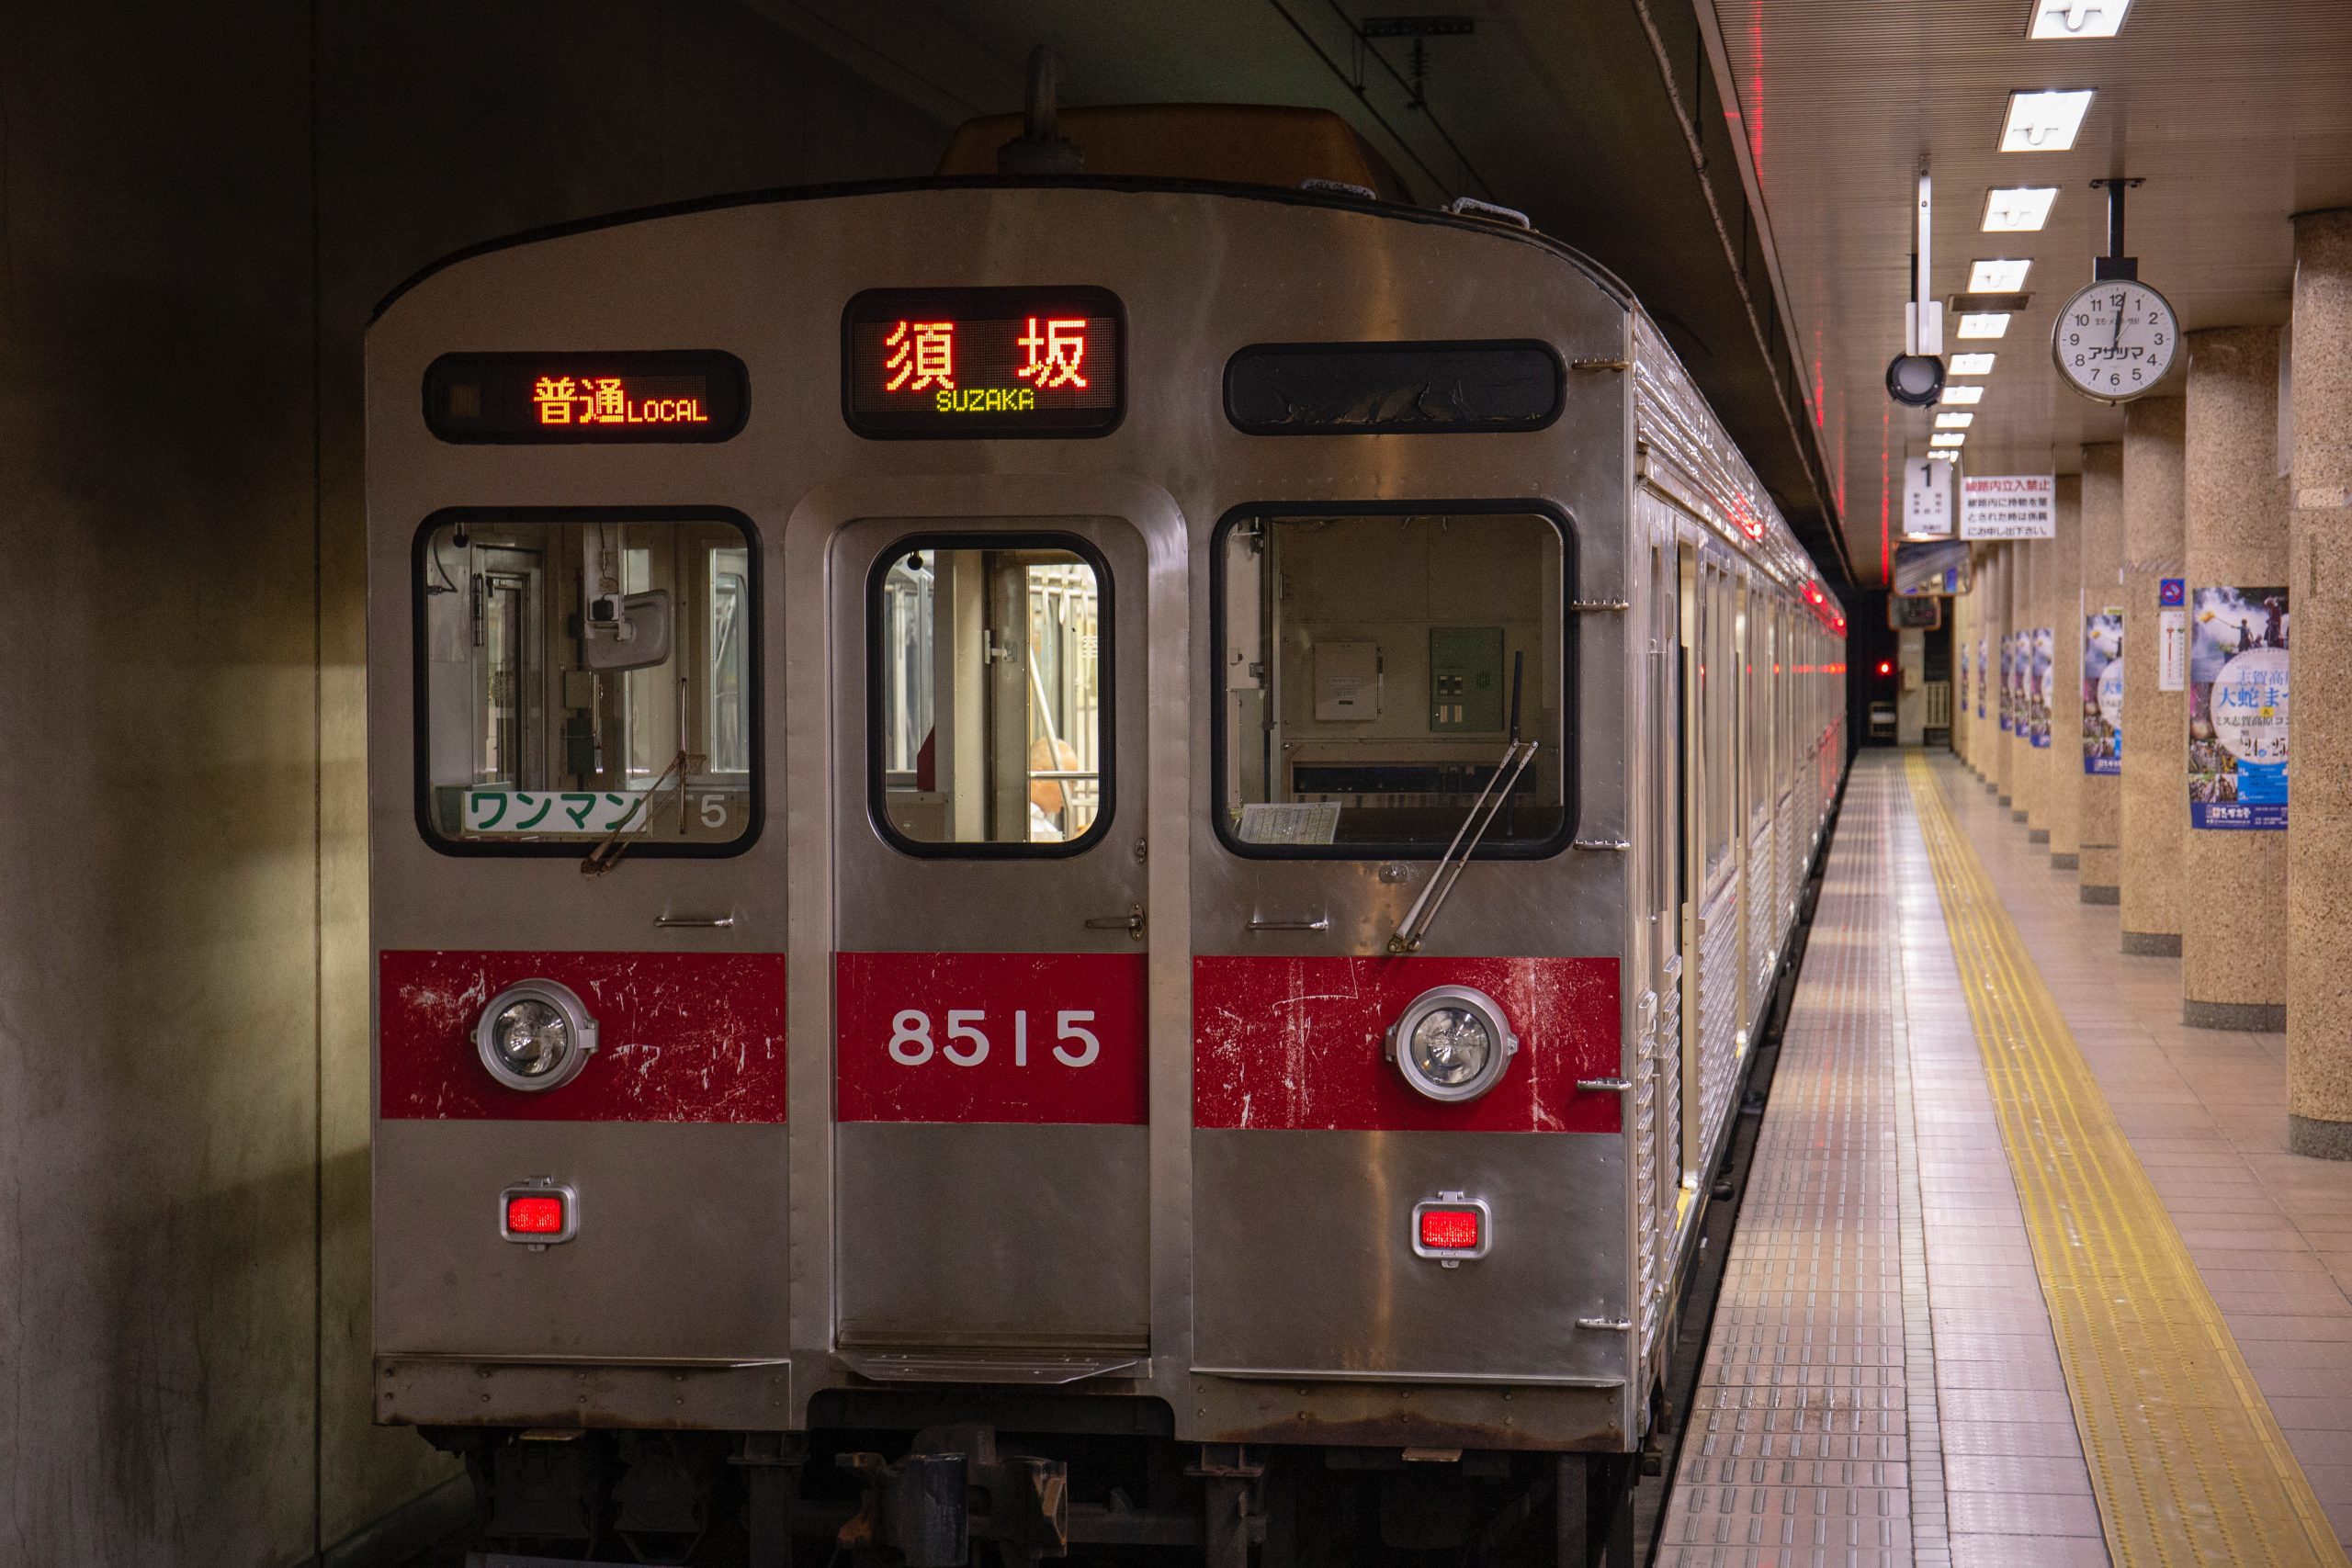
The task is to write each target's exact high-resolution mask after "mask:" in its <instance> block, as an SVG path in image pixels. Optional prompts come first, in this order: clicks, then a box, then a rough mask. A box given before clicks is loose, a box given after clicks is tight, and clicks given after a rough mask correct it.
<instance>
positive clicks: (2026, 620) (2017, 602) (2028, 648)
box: [2009, 539, 2050, 843]
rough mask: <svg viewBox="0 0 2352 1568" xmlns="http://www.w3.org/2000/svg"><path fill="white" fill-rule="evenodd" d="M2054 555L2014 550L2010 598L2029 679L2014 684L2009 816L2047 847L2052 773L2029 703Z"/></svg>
mask: <svg viewBox="0 0 2352 1568" xmlns="http://www.w3.org/2000/svg"><path fill="white" fill-rule="evenodd" d="M2049 553H2050V547H2049V546H2048V545H2047V544H2045V543H2043V542H2042V541H2041V540H2040V539H2028V540H2025V541H2023V542H2022V543H2019V544H2015V545H2012V546H2010V547H2009V555H2010V558H2012V559H2013V560H2015V561H2016V562H2017V563H2018V585H2017V589H2016V591H2015V592H2012V593H2011V594H2010V595H2009V609H2010V618H2009V626H2010V628H2011V629H2012V630H2013V631H2015V632H2017V633H2018V634H2019V635H2018V639H2017V657H2018V660H2021V661H2023V663H2024V664H2025V675H2024V678H2023V679H2022V680H2017V681H2015V684H2016V687H2017V691H2018V706H2017V726H2016V728H2014V729H2013V730H2012V731H2011V732H2010V735H2009V818H2010V820H2012V821H2015V822H2022V823H2024V824H2025V825H2026V839H2027V841H2028V842H2043V843H2046V842H2048V841H2049V838H2050V824H2049V823H2048V822H2047V821H2046V820H2045V817H2046V814H2047V812H2048V810H2049V807H2046V806H2044V805H2043V804H2042V798H2041V791H2042V775H2043V774H2044V773H2047V772H2048V770H2047V769H2045V768H2044V767H2042V765H2041V761H2042V760H2041V757H2040V756H2038V755H2036V754H2035V752H2034V750H2033V735H2032V730H2031V728H2030V724H2029V716H2030V702H2029V700H2028V699H2029V698H2030V696H2031V694H2032V692H2033V665H2032V660H2033V632H2034V628H2035V627H2036V626H2046V625H2047V624H2048V623H2047V622H2046V621H2044V620H2043V619H2042V615H2041V597H2042V583H2043V581H2044V580H2045V579H2046V578H2047V577H2048V576H2049V574H2050V563H2049V562H2048V560H2046V559H2045V557H2046V556H2048V555H2049ZM2013 679H2014V678H2013ZM2036 829H2040V831H2041V838H2040V839H2039V840H2037V839H2035V838H2034V832H2035V830H2036Z"/></svg>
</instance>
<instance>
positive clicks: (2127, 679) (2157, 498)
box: [2120, 398, 2188, 956]
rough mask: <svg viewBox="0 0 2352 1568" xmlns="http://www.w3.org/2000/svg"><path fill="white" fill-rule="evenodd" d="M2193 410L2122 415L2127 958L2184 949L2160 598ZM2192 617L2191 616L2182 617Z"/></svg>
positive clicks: (2178, 787) (2174, 573) (2150, 406)
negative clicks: (2161, 678) (2161, 669)
mask: <svg viewBox="0 0 2352 1568" xmlns="http://www.w3.org/2000/svg"><path fill="white" fill-rule="evenodd" d="M2187 415H2188V404H2187V403H2186V402H2184V401H2183V400H2181V399H2179V398H2143V399H2141V400H2139V401H2138V402H2136V403H2131V404H2127V405H2126V406H2125V408H2124V410H2123V833H2122V840H2123V852H2122V856H2121V859H2122V863H2123V892H2122V897H2121V903H2122V906H2123V908H2122V909H2121V911H2120V913H2121V915H2122V918H2123V951H2124V952H2126V953H2143V954H2151V955H2155V956H2165V955H2174V956H2177V954H2178V953H2179V952H2180V841H2181V840H2182V839H2183V838H2184V837H2186V836H2187V834H2188V699H2187V698H2186V697H2185V696H2184V695H2183V694H2181V693H2179V692H2165V691H2159V690H2158V689H2157V673H2158V671H2157V656H2158V655H2159V653H2160V652H2161V651H2162V649H2161V647H2160V646H2159V636H2158V634H2159V632H2160V630H2161V626H2160V623H2159V621H2158V618H2157V617H2158V612H2159V608H2160V606H2158V604H2156V595H2157V592H2158V591H2159V587H2160V585H2161V584H2162V582H2163V581H2164V580H2165V578H2167V577H2180V576H2182V575H2184V574H2185V572H2186V571H2187V570H2188V569H2187V566H2186V557H2185V551H2186V545H2185V544H2184V542H2183V540H2184V535H2183V532H2182V529H2183V517H2182V512H2181V506H2182V501H2181V490H2182V485H2183V481H2184V475H2183V472H2182V461H2183V453H2182V450H2181V443H2182V439H2183V435H2184V427H2185V424H2186V421H2187ZM2185 618H2186V612H2185V611H2184V619H2185Z"/></svg>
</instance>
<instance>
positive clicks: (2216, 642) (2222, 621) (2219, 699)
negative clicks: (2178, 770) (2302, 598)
mask: <svg viewBox="0 0 2352 1568" xmlns="http://www.w3.org/2000/svg"><path fill="white" fill-rule="evenodd" d="M2194 597H2195V603H2194V604H2193V605H2192V607H2191V611H2190V615H2189V633H2188V825H2189V826H2190V827H2192V828H2234V829H2278V828H2284V827H2285V826H2286V825H2287V591H2286V590H2285V589H2284V588H2199V589H2198V590H2197V591H2196V593H2195V596H2194Z"/></svg>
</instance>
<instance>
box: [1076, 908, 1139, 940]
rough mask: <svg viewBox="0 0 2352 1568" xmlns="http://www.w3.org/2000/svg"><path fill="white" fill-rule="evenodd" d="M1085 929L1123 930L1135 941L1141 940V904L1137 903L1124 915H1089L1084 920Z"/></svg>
mask: <svg viewBox="0 0 2352 1568" xmlns="http://www.w3.org/2000/svg"><path fill="white" fill-rule="evenodd" d="M1086 929H1087V930H1088V931H1125V932H1126V933H1127V934H1128V935H1129V936H1131V937H1133V938H1135V939H1136V941H1137V942H1141V941H1142V940H1143V906H1142V905H1141V904H1137V905H1136V907H1135V908H1132V909H1129V910H1128V911H1127V912H1126V913H1125V914H1124V915H1094V916H1091V917H1090V918H1089V919H1088V920H1087V922H1086Z"/></svg>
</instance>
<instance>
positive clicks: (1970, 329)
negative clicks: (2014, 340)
mask: <svg viewBox="0 0 2352 1568" xmlns="http://www.w3.org/2000/svg"><path fill="white" fill-rule="evenodd" d="M2008 330H2009V313H2008V312H2007V310H1979V311H1977V312H1975V313H1973V314H1972V315H1966V316H1962V318H1961V319H1960V331H1959V332H1957V333H1953V334H1952V335H1953V336H1955V337H2001V336H2004V335H2006V334H2007V332H2008Z"/></svg>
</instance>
